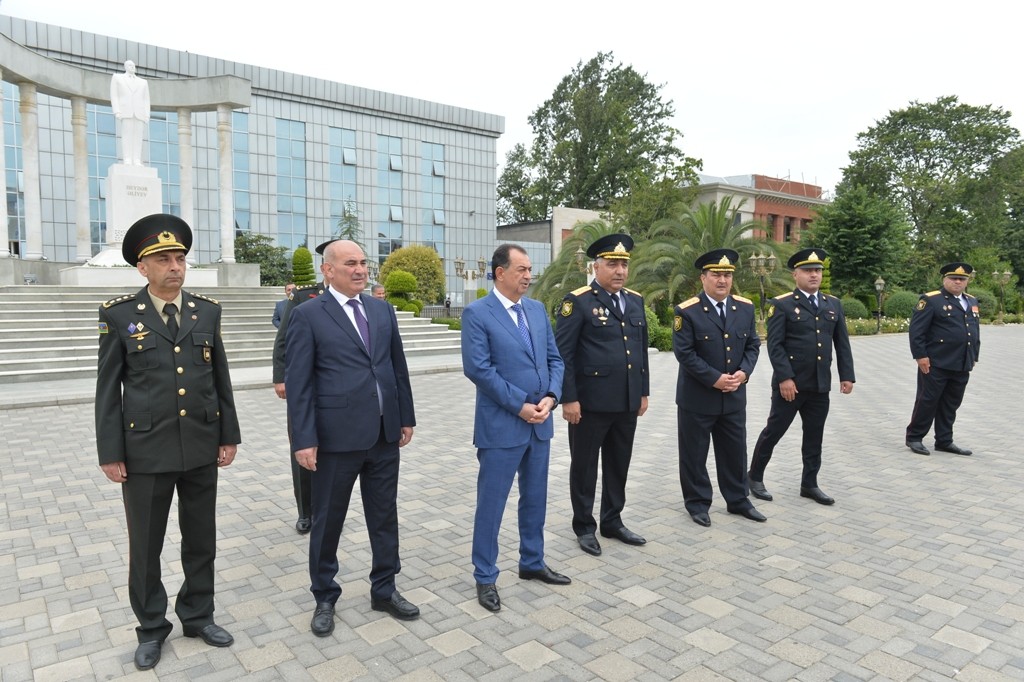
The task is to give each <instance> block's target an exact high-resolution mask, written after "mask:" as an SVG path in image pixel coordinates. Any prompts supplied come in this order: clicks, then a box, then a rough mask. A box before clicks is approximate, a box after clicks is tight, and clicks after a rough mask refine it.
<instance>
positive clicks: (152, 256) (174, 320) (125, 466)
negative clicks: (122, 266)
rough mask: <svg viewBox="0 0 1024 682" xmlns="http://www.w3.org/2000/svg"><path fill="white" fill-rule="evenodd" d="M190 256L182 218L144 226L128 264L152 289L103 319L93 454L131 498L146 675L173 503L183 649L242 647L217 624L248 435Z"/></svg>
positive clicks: (135, 592) (113, 305) (132, 580)
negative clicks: (219, 578)
mask: <svg viewBox="0 0 1024 682" xmlns="http://www.w3.org/2000/svg"><path fill="white" fill-rule="evenodd" d="M191 246H192V231H191V230H190V229H189V226H188V225H187V224H186V223H185V221H183V220H182V219H181V218H178V217H176V216H173V215H165V214H156V215H151V216H147V217H145V218H142V219H141V220H139V221H138V222H136V223H135V224H134V225H132V226H131V228H129V230H128V232H126V233H125V236H124V241H123V244H122V254H123V255H124V259H125V260H126V261H127V262H128V264H129V265H134V266H136V267H137V268H138V270H139V272H140V273H141V274H142V276H143V277H145V278H146V279H147V280H149V285H148V286H146V287H143V288H142V289H141V290H140V291H138V292H137V293H135V294H128V295H126V296H121V297H118V298H115V299H112V300H109V301H107V302H106V303H104V304H103V305H102V306H101V307H100V310H99V318H100V319H99V363H98V373H97V377H96V447H97V450H98V451H99V460H100V468H101V469H102V470H103V473H104V474H105V475H106V476H107V478H109V479H110V480H111V481H113V482H114V483H120V484H121V493H122V495H123V497H124V508H125V516H126V517H127V521H128V556H129V566H128V597H129V600H130V601H131V605H132V610H133V611H134V612H135V617H136V618H137V619H138V621H139V626H138V627H137V628H135V630H136V634H137V636H138V640H139V646H138V648H137V649H136V651H135V666H136V667H137V668H138V669H139V670H148V669H150V668H152V667H153V666H155V665H156V664H157V663H158V662H159V661H160V650H161V647H162V646H163V642H164V640H165V639H166V638H167V635H169V634H170V632H171V628H172V626H171V623H170V622H169V621H168V620H167V616H166V614H167V592H166V590H165V589H164V585H163V583H162V582H161V580H160V553H161V550H162V549H163V544H164V533H165V531H166V529H167V517H168V514H169V513H170V508H171V501H172V499H173V498H174V495H175V492H177V496H178V526H179V528H180V530H181V567H182V572H183V573H184V581H183V582H182V585H181V589H180V590H179V591H178V598H177V601H176V602H175V606H174V612H175V613H176V614H177V616H178V619H179V620H180V621H181V626H182V629H183V630H184V633H185V636H186V637H199V638H201V639H202V640H203V641H204V642H206V643H207V644H209V645H211V646H220V647H223V646H230V645H231V643H232V642H233V641H234V640H233V638H232V637H231V635H230V634H228V633H227V631H225V630H224V628H222V627H220V626H219V625H216V624H215V623H214V622H213V578H214V557H215V555H216V553H217V524H216V521H217V469H218V468H219V467H226V466H228V465H229V464H231V462H232V461H233V460H234V458H235V453H236V451H237V444H238V443H239V442H240V441H241V435H240V432H239V428H238V416H237V414H236V413H235V402H234V397H233V394H232V391H231V377H230V376H229V375H228V363H227V357H226V356H225V354H224V345H223V344H222V342H221V333H220V321H221V311H220V305H219V304H218V303H217V302H216V301H214V300H212V299H209V298H205V297H203V296H199V295H198V294H191V293H189V292H187V291H183V290H182V288H181V287H182V284H183V283H184V281H185V270H186V265H185V254H186V253H187V252H188V250H189V248H190V247H191Z"/></svg>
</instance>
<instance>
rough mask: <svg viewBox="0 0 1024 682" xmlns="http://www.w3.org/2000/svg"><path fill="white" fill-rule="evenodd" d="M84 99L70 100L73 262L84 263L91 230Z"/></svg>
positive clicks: (86, 123) (89, 245) (88, 248)
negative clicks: (73, 221)
mask: <svg viewBox="0 0 1024 682" xmlns="http://www.w3.org/2000/svg"><path fill="white" fill-rule="evenodd" d="M87 131H88V122H87V119H86V115H85V98H84V97H72V98H71V139H72V143H73V147H74V153H75V231H76V233H77V236H78V237H77V251H76V254H75V260H76V261H78V262H79V263H85V262H86V261H88V260H89V259H90V258H92V228H91V227H90V225H89V145H88V140H87V137H86V133H87Z"/></svg>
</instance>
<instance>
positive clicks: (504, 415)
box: [462, 292, 564, 448]
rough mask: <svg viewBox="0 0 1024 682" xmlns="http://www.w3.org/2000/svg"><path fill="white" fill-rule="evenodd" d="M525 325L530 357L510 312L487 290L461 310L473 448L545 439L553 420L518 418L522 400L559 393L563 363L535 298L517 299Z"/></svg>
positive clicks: (537, 399)
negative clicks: (472, 390)
mask: <svg viewBox="0 0 1024 682" xmlns="http://www.w3.org/2000/svg"><path fill="white" fill-rule="evenodd" d="M519 302H520V303H522V305H523V310H524V314H525V315H526V324H527V326H528V327H529V328H530V338H531V339H532V341H533V348H534V357H531V356H530V351H529V348H528V347H527V345H526V341H525V340H524V339H523V337H522V336H521V335H520V333H519V328H518V327H517V326H516V324H515V322H513V321H512V317H511V315H509V313H508V311H506V310H505V308H504V307H503V306H502V304H501V302H500V301H499V300H498V298H497V297H496V296H495V295H494V293H493V292H492V293H490V294H488V295H487V296H485V297H483V298H481V299H478V300H476V301H473V303H471V304H470V305H469V306H468V307H466V309H465V310H464V311H463V313H462V371H463V373H464V374H465V375H466V377H467V378H468V379H469V380H470V381H472V382H473V383H474V384H475V385H476V418H475V421H474V424H473V444H474V445H476V446H477V447H478V448H511V447H516V446H517V445H524V444H526V443H527V442H529V440H530V436H531V435H536V436H537V438H539V439H541V440H550V439H551V437H552V436H553V435H554V433H555V429H554V424H553V420H552V419H551V418H548V419H547V420H545V421H544V423H543V424H532V425H531V424H528V423H526V422H525V421H523V420H522V419H520V418H519V411H520V410H522V409H523V404H524V403H538V402H540V401H541V400H542V399H543V398H544V396H546V395H549V394H550V395H553V396H554V397H555V402H556V403H557V402H558V400H559V397H560V396H561V394H562V375H563V371H564V365H563V364H562V358H561V356H559V354H558V346H556V345H555V335H554V333H553V332H552V331H551V323H550V322H549V321H548V314H547V311H546V310H545V309H544V305H543V304H541V303H540V302H539V301H535V300H533V299H530V298H521V299H520V300H519Z"/></svg>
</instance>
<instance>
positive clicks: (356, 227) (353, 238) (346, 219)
mask: <svg viewBox="0 0 1024 682" xmlns="http://www.w3.org/2000/svg"><path fill="white" fill-rule="evenodd" d="M337 227H338V229H336V230H335V231H334V236H335V237H336V238H338V239H347V240H349V241H350V242H355V243H356V244H357V245H358V246H359V248H360V249H362V250H363V251H364V252H365V251H366V247H365V246H364V245H363V226H362V225H361V224H360V223H359V211H358V210H356V203H355V202H354V201H346V202H345V208H344V210H343V211H342V214H341V218H340V219H339V220H338V226H337Z"/></svg>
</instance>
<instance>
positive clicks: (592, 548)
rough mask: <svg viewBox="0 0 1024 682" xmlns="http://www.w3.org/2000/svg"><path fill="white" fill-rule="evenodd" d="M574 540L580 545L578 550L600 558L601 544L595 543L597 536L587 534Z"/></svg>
mask: <svg viewBox="0 0 1024 682" xmlns="http://www.w3.org/2000/svg"><path fill="white" fill-rule="evenodd" d="M576 540H578V541H579V543H580V549H582V550H583V551H584V552H586V553H587V554H592V555H593V556H601V543H600V542H598V541H597V536H596V535H594V534H593V533H587V534H585V535H579V536H577V537H576Z"/></svg>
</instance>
